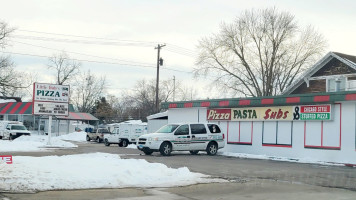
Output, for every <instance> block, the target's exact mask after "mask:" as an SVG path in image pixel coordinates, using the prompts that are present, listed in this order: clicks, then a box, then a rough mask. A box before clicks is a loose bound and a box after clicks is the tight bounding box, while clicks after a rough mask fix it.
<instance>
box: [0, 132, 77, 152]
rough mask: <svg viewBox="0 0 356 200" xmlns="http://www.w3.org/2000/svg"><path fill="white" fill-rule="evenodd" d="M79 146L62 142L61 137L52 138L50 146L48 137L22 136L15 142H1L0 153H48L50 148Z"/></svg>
mask: <svg viewBox="0 0 356 200" xmlns="http://www.w3.org/2000/svg"><path fill="white" fill-rule="evenodd" d="M76 147H78V146H77V145H75V144H73V143H70V142H66V141H63V140H61V139H60V138H59V137H52V138H51V144H50V145H49V144H48V136H46V135H31V136H21V137H19V138H16V139H15V140H13V141H9V140H0V152H10V151H46V150H47V149H49V148H76Z"/></svg>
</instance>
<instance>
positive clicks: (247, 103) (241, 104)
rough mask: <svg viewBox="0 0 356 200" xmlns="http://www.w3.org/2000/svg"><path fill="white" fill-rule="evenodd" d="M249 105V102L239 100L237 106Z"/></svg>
mask: <svg viewBox="0 0 356 200" xmlns="http://www.w3.org/2000/svg"><path fill="white" fill-rule="evenodd" d="M250 104H251V100H240V101H239V105H240V106H248V105H250Z"/></svg>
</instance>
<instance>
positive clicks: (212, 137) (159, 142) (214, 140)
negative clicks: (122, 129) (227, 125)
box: [137, 123, 225, 156]
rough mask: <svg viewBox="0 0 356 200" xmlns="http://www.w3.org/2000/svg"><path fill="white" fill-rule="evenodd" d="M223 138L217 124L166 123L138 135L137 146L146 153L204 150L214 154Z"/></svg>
mask: <svg viewBox="0 0 356 200" xmlns="http://www.w3.org/2000/svg"><path fill="white" fill-rule="evenodd" d="M224 139H225V135H224V134H223V133H222V132H221V129H220V127H219V126H218V125H217V124H213V123H191V124H188V123H184V124H167V125H165V126H163V127H162V128H160V129H159V130H158V131H156V132H155V133H150V134H145V135H142V136H140V137H139V138H138V142H137V148H138V149H139V150H141V151H143V152H144V153H145V154H146V155H150V154H152V153H153V152H160V153H161V154H162V155H163V156H169V155H170V154H171V152H172V151H189V152H190V153H191V154H193V155H194V154H198V152H199V151H206V152H207V153H208V155H215V154H216V153H217V151H218V149H220V148H223V147H224V146H225V141H224Z"/></svg>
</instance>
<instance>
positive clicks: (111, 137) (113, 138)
mask: <svg viewBox="0 0 356 200" xmlns="http://www.w3.org/2000/svg"><path fill="white" fill-rule="evenodd" d="M119 134H120V132H119V129H118V128H115V129H114V130H113V131H112V132H111V133H110V134H104V143H105V146H110V145H111V144H119V143H120V142H121V141H120V138H119Z"/></svg>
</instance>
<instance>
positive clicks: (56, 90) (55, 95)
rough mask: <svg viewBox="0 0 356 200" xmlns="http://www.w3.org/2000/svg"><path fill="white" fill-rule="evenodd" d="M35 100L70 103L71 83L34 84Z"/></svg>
mask: <svg viewBox="0 0 356 200" xmlns="http://www.w3.org/2000/svg"><path fill="white" fill-rule="evenodd" d="M33 90H34V93H33V100H34V101H49V102H63V103H69V85H53V84H47V83H35V84H34V89H33Z"/></svg>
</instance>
